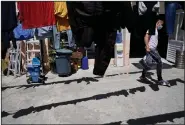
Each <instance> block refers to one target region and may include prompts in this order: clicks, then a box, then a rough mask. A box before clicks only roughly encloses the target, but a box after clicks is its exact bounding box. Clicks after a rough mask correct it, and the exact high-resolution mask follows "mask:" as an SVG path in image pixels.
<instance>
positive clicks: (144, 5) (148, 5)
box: [138, 1, 160, 15]
mask: <svg viewBox="0 0 185 125" xmlns="http://www.w3.org/2000/svg"><path fill="white" fill-rule="evenodd" d="M159 7H160V2H154V1H148V2H147V1H144V2H142V1H140V2H138V13H139V15H143V14H144V13H145V12H147V11H150V12H151V11H152V12H157V13H159Z"/></svg>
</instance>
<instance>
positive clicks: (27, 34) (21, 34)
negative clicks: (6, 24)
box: [13, 24, 35, 40]
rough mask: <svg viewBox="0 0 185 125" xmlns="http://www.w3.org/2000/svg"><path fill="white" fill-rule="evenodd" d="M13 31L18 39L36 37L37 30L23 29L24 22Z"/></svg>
mask: <svg viewBox="0 0 185 125" xmlns="http://www.w3.org/2000/svg"><path fill="white" fill-rule="evenodd" d="M13 33H14V37H15V39H16V40H28V39H31V38H33V37H34V33H35V30H34V29H23V28H22V24H18V26H17V27H16V28H15V29H14V30H13Z"/></svg>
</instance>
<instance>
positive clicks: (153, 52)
mask: <svg viewBox="0 0 185 125" xmlns="http://www.w3.org/2000/svg"><path fill="white" fill-rule="evenodd" d="M149 53H150V55H151V56H152V58H153V59H154V60H155V62H156V63H157V77H158V80H159V81H160V80H163V79H162V60H161V56H160V55H159V53H158V51H157V50H151V51H150V52H149Z"/></svg>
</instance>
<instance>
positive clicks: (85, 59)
mask: <svg viewBox="0 0 185 125" xmlns="http://www.w3.org/2000/svg"><path fill="white" fill-rule="evenodd" d="M81 68H82V69H83V70H87V69H89V61H88V57H87V50H86V56H85V57H83V58H82V66H81Z"/></svg>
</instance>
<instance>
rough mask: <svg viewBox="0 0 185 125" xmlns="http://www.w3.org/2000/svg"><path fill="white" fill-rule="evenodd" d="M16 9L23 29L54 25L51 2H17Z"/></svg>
mask: <svg viewBox="0 0 185 125" xmlns="http://www.w3.org/2000/svg"><path fill="white" fill-rule="evenodd" d="M18 9H19V13H20V20H21V21H22V24H23V28H24V29H31V28H39V27H44V26H52V25H55V16H54V2H52V1H39V2H38V1H35V2H33V1H19V2H18Z"/></svg>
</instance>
